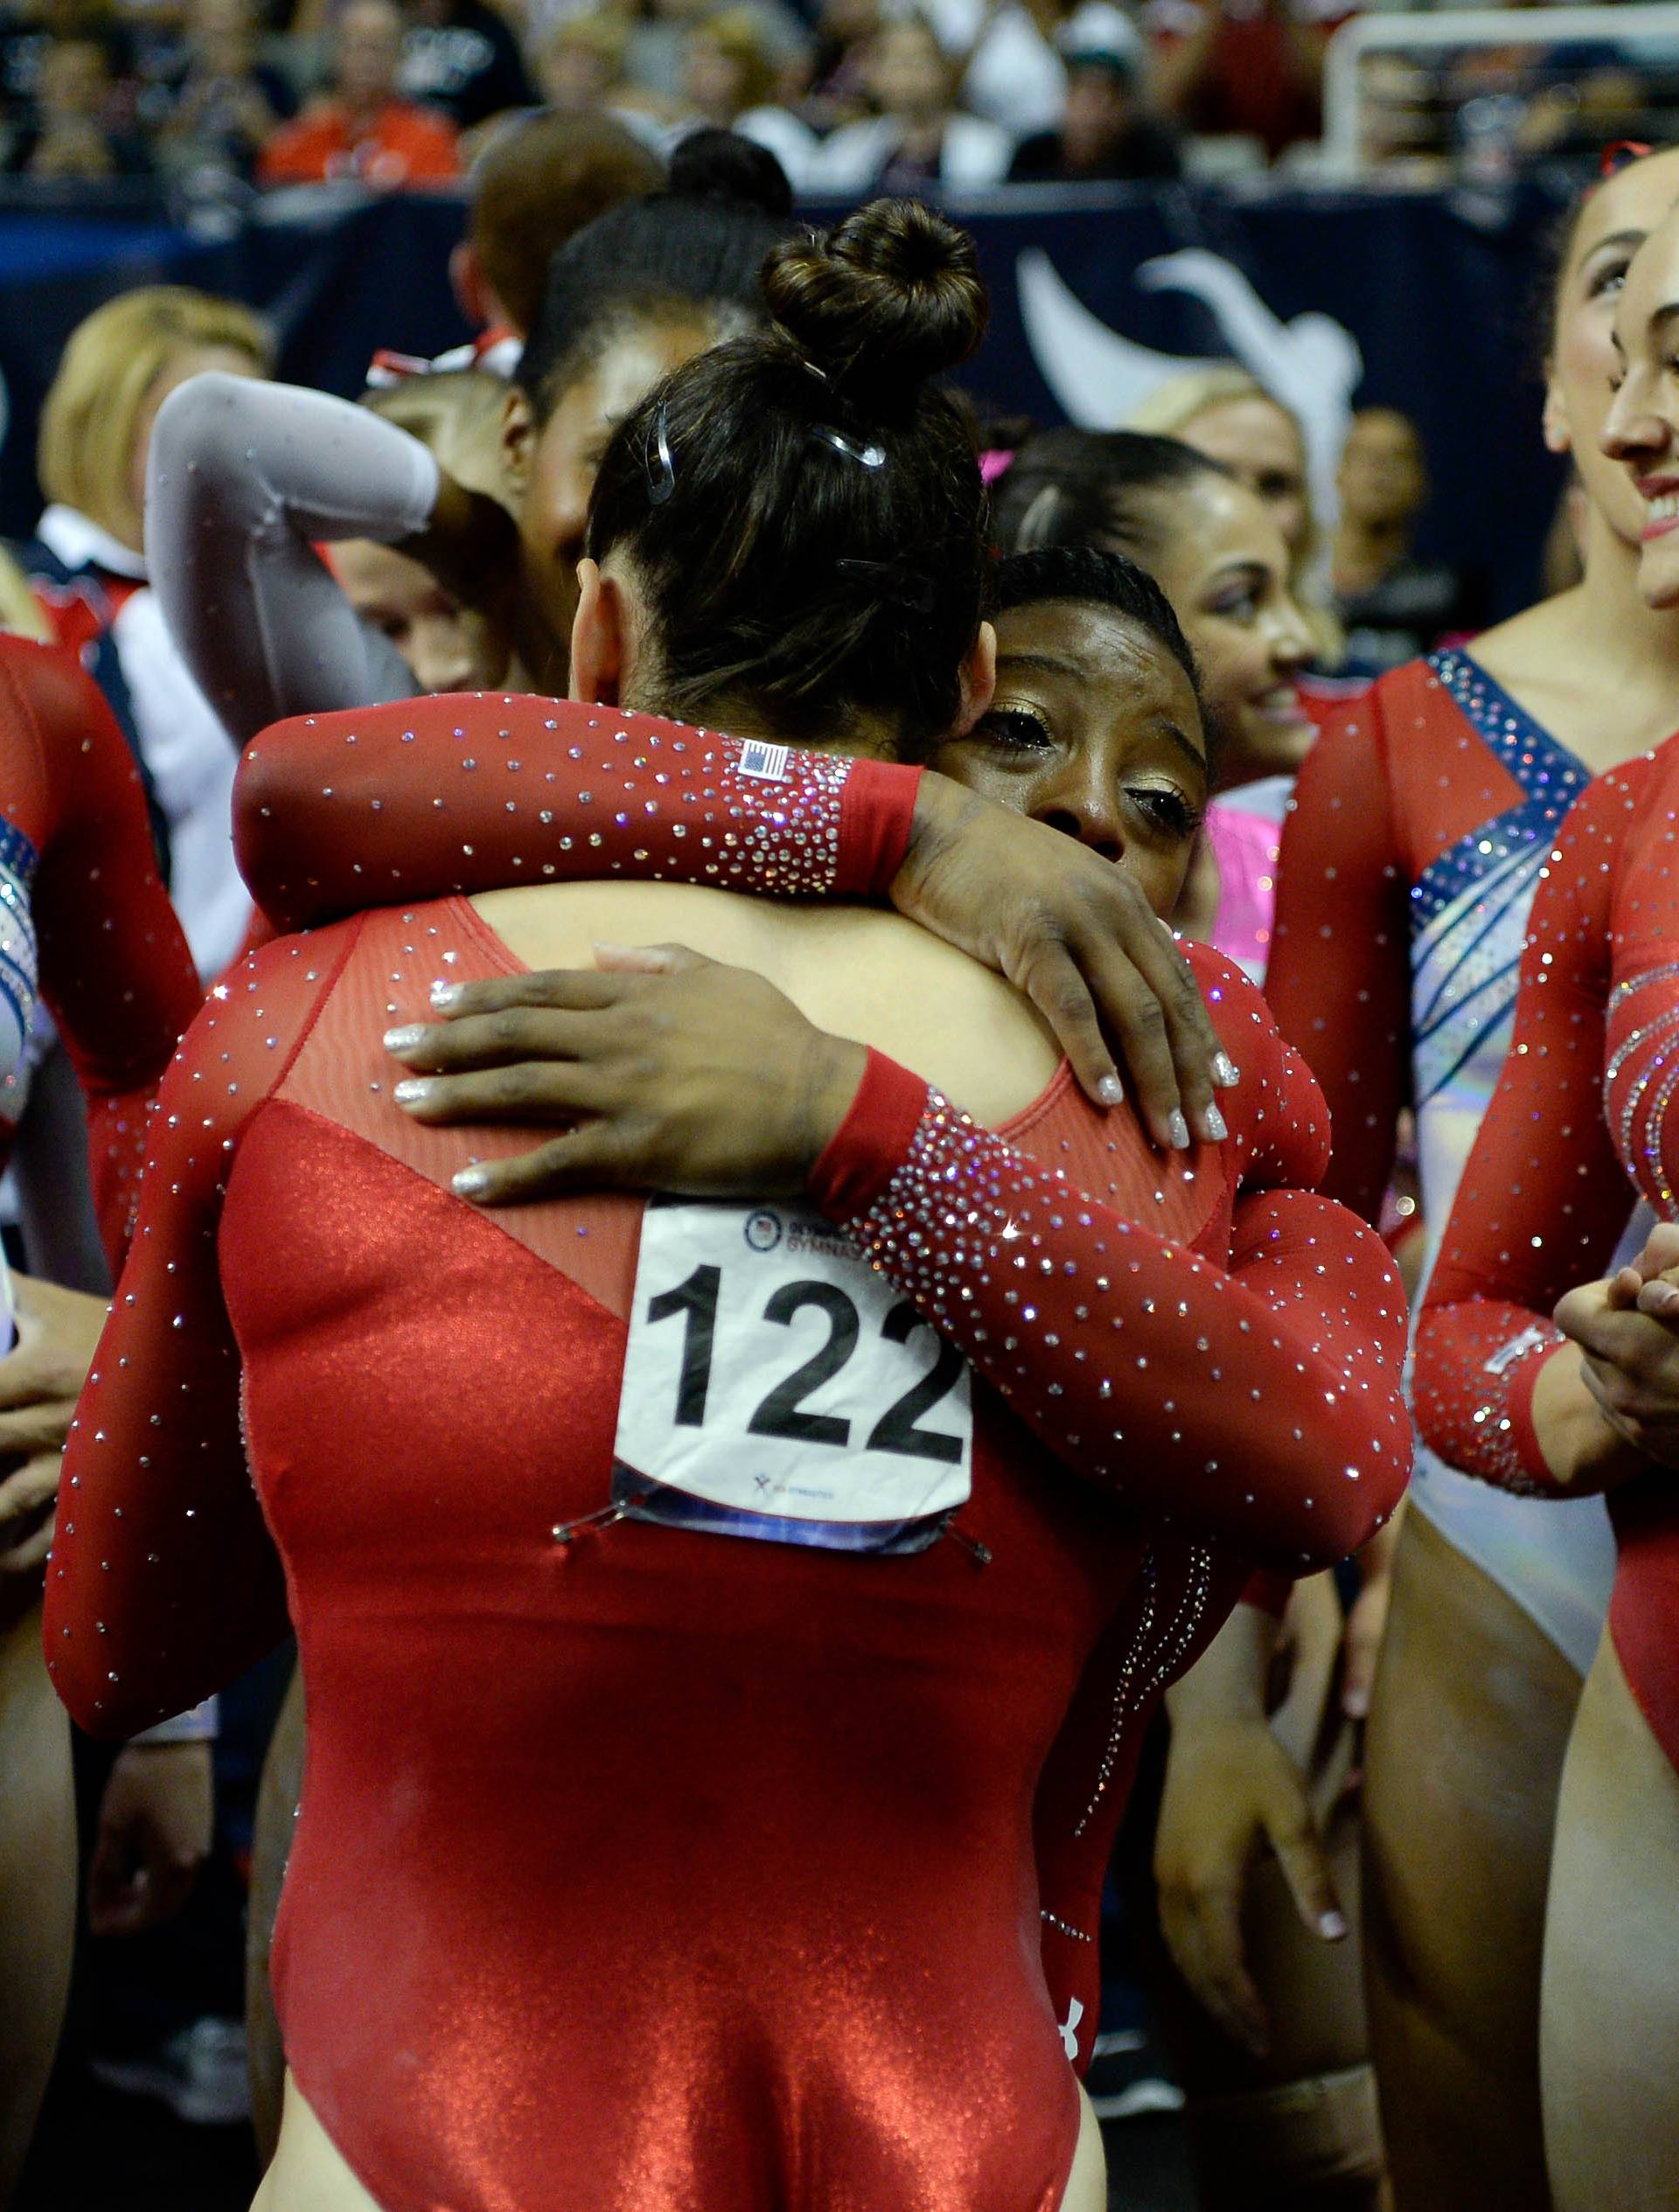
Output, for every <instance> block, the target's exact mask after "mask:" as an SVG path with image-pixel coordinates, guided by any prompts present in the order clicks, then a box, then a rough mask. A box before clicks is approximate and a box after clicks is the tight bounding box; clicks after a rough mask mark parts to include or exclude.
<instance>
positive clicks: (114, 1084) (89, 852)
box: [0, 635, 200, 1267]
mask: <svg viewBox="0 0 1679 2212" xmlns="http://www.w3.org/2000/svg"><path fill="white" fill-rule="evenodd" d="M37 982H38V985H39V991H40V995H41V998H43V1000H44V1001H45V1004H46V1005H47V1007H48V1009H49V1010H50V1012H52V1018H53V1019H54V1021H55V1022H56V1024H57V1026H58V1030H59V1036H60V1037H61V1038H62V1039H63V1040H64V1045H65V1049H66V1052H67V1053H68V1054H69V1055H70V1059H71V1062H72V1064H73V1067H74V1068H75V1070H76V1073H77V1075H78V1076H79V1077H80V1081H81V1085H82V1089H83V1090H84V1091H85V1092H86V1094H87V1108H88V1119H89V1137H90V1155H91V1167H92V1172H93V1183H94V1201H95V1206H96V1208H97V1211H98V1214H99V1221H100V1229H101V1236H102V1237H103V1240H104V1242H105V1247H106V1250H107V1252H108V1254H109V1255H110V1257H111V1260H112V1264H113V1266H114V1267H115V1265H116V1264H117V1263H119V1261H120V1258H121V1255H122V1249H123V1246H124V1243H125V1242H126V1231H127V1226H128V1219H129V1206H130V1202H131V1185H132V1182H133V1179H134V1178H135V1175H136V1171H137V1169H138V1167H139V1165H140V1161H141V1159H142V1158H143V1153H144V1147H145V1134H146V1109H147V1106H148V1104H149V1102H150V1096H151V1094H152V1092H153V1091H154V1090H155V1089H156V1088H157V1083H158V1082H159V1081H160V1080H161V1078H162V1076H163V1073H164V1068H166V1067H167V1066H168V1064H169V1061H170V1056H171V1054H172V1053H173V1051H174V1049H175V1047H176V1045H177V1044H178V1041H179V1040H180V1037H181V1033H182V1032H183V1031H184V1030H185V1027H186V1025H187V1023H188V1022H189V1021H190V1020H191V1019H192V1015H193V1013H194V1012H195V1011H196V1010H197V1007H198V1005H199V997H200V992H199V982H198V977H197V975H196V973H195V972H194V970H193V966H192V956H191V955H190V953H189V952H188V950H187V947H186V940H185V937H184V936H182V934H181V929H180V925H179V923H178V922H177V921H176V919H175V912H174V908H172V907H171V905H170V902H169V895H168V894H167V892H165V890H164V887H163V884H162V882H161V880H159V878H158V874H157V861H156V859H155V857H154V855H153V852H152V845H151V831H150V823H149V819H148V816H147V811H146V802H145V795H144V792H143V789H142V786H141V782H140V776H139V771H138V769H136V766H135V763H134V758H133V755H131V754H130V753H129V748H128V747H127V745H126V744H125V743H124V741H123V739H122V732H121V731H120V730H119V729H118V728H117V727H116V724H115V720H113V718H112V715H111V711H110V708H109V707H108V706H107V705H106V703H105V700H104V699H103V697H102V695H101V692H100V691H99V689H98V686H97V685H95V684H94V682H93V680H92V678H90V677H88V676H87V675H86V674H85V673H84V672H83V671H82V669H81V668H80V665H79V664H78V663H77V662H76V660H75V659H74V657H73V656H72V655H71V654H69V653H68V652H66V651H65V650H62V649H60V648H58V647H54V646H46V645H37V644H31V643H28V642H27V641H26V640H24V639H23V638H20V637H10V636H3V635H0V1009H3V1012H4V1015H5V1017H6V1030H7V1036H8V1040H9V1048H8V1051H7V1053H6V1054H4V1055H0V1057H4V1058H7V1059H11V1061H12V1064H11V1065H9V1066H0V1077H3V1078H5V1079H6V1081H5V1082H0V1146H3V1145H5V1144H9V1143H10V1136H11V1123H10V1119H9V1118H7V1117H6V1107H7V1103H8V1097H7V1084H9V1083H10V1079H11V1077H12V1075H13V1073H14V1069H15V1066H16V1061H15V1058H13V1057H12V1056H13V1055H14V1054H16V1053H17V1050H18V1049H19V1048H20V1047H21V1044H22V1040H23V1037H24V1034H25V1033H26V1032H27V1030H28V1027H29V1021H30V1016H31V1012H32V1008H33V1001H34V995H35V989H36V985H37ZM14 1111H15V1109H14Z"/></svg>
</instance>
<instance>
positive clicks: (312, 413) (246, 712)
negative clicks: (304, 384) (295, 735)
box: [146, 371, 438, 746]
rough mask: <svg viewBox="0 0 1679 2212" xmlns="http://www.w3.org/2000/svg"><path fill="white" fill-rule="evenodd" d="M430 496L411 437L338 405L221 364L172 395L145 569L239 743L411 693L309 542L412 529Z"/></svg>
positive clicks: (426, 467)
mask: <svg viewBox="0 0 1679 2212" xmlns="http://www.w3.org/2000/svg"><path fill="white" fill-rule="evenodd" d="M437 490H438V470H437V463H436V462H435V460H434V459H433V457H432V456H431V455H430V453H428V451H427V449H426V448H425V447H424V446H422V445H421V443H420V442H419V441H418V439H416V438H411V437H409V436H408V433H407V432H406V431H404V430H399V429H397V428H396V427H395V426H394V424H392V423H389V422H384V421H380V418H379V417H378V416H377V415H375V414H369V413H368V412H367V410H366V408H365V407H354V406H352V405H351V403H350V402H349V401H348V400H335V399H333V398H331V397H330V396H329V395H328V394H327V393H324V392H306V391H303V390H300V389H299V388H297V387H296V386H293V385H286V384H263V383H260V382H258V381H257V380H256V379H254V378H251V377H239V376H228V375H225V374H223V373H221V372H218V371H210V372H206V374H204V375H202V376H195V377H192V378H190V379H188V380H187V382H186V383H185V384H183V385H181V386H178V388H177V389H176V390H175V391H173V392H171V393H170V395H169V397H168V399H167V400H164V404H163V406H162V407H160V408H159V410H158V413H157V423H156V425H155V427H154V428H153V431H152V437H151V452H150V460H149V462H148V465H147V470H146V557H147V566H148V567H149V568H150V574H151V581H152V584H153V587H154V588H155V589H156V591H157V596H158V599H159V600H160V601H161V602H162V604H163V609H164V616H165V618H166V620H167V622H168V623H169V628H170V630H171V635H172V636H174V639H175V642H176V643H177V644H178V646H179V648H180V650H181V653H182V655H183V657H185V661H186V663H187V665H188V666H189V667H190V668H191V670H192V673H193V675H194V676H195V677H196V678H198V681H199V685H201V686H202V688H203V690H204V691H205V692H206V695H207V696H208V698H209V699H210V701H211V703H212V706H214V707H215V710H216V712H217V713H218V714H219V716H220V717H221V720H222V721H223V722H224V724H225V725H226V728H227V729H228V731H229V733H230V734H232V736H233V740H234V741H235V743H237V744H239V745H241V746H242V745H244V744H246V743H247V741H249V740H250V739H251V738H252V737H254V735H255V734H256V733H257V731H258V730H260V729H265V728H266V727H268V724H269V723H270V722H275V721H280V720H283V719H284V718H285V717H286V716H288V715H292V714H314V713H331V712H332V711H333V710H334V709H336V708H339V707H346V706H372V705H374V704H376V703H378V702H379V701H380V700H384V699H406V698H408V696H409V695H410V694H411V693H412V692H414V690H415V681H414V676H413V673H412V671H410V669H409V667H408V663H407V662H406V661H405V660H404V659H403V658H402V657H401V654H400V653H399V652H398V651H397V650H396V649H395V647H394V645H392V644H391V643H389V641H388V640H387V639H386V638H384V637H382V636H380V634H379V633H378V631H376V630H373V629H372V628H370V627H369V626H368V625H366V623H362V622H361V621H360V620H359V617H358V616H357V615H356V612H355V609H353V608H352V606H351V604H350V602H349V601H348V600H347V599H346V598H345V595H344V593H343V591H342V590H341V589H340V588H339V587H338V582H337V581H336V580H335V579H334V577H333V576H332V575H331V573H330V571H329V570H328V569H327V568H326V567H324V564H323V563H322V561H321V560H320V559H319V557H318V555H317V553H316V552H315V550H314V543H315V541H317V540H320V541H323V542H331V541H332V540H334V539H343V538H373V539H379V540H380V541H381V542H382V543H385V544H390V543H393V542H394V541H395V540H397V539H402V538H408V537H411V536H413V535H414V534H415V532H418V531H420V530H422V529H423V528H424V527H425V525H426V524H427V523H428V521H429V520H430V518H431V513H432V510H433V508H434V507H435V504H436V501H437Z"/></svg>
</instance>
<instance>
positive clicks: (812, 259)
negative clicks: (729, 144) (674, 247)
mask: <svg viewBox="0 0 1679 2212" xmlns="http://www.w3.org/2000/svg"><path fill="white" fill-rule="evenodd" d="M763 296H764V298H765V300H766V302H767V303H768V305H769V309H770V313H771V315H773V316H775V318H776V321H777V323H779V324H780V325H781V327H782V329H783V330H785V331H786V333H787V335H788V336H789V337H791V339H792V341H793V343H794V344H796V345H797V346H798V350H799V351H800V352H801V353H803V354H804V356H805V358H806V359H807V360H808V361H810V362H811V363H812V365H813V366H814V367H816V368H819V369H820V370H821V371H822V372H823V373H824V375H826V377H827V378H828V379H830V380H831V382H832V383H833V385H834V386H836V387H837V389H838V390H839V392H840V393H842V394H843V395H844V396H845V397H846V399H849V400H853V402H854V403H855V404H856V405H857V406H859V407H862V408H864V409H866V410H867V409H871V408H872V409H874V410H876V411H882V412H899V411H901V410H902V408H903V407H906V406H908V405H910V404H913V401H914V399H915V396H916V391H917V390H918V388H919V386H921V385H922V384H923V383H924V382H925V381H926V380H927V379H928V378H930V377H935V376H939V375H941V374H943V373H944V371H946V370H947V369H953V368H955V367H956V366H957V365H958V363H960V362H963V361H965V360H966V359H967V358H968V356H969V355H970V354H971V353H972V351H974V349H975V347H976V346H978V344H979V341H980V339H981V338H982V337H984V336H985V334H986V317H987V313H988V308H987V303H986V288H985V285H984V283H983V282H981V280H980V275H979V256H978V254H976V253H975V251H974V246H973V240H972V239H971V238H970V237H969V236H968V234H967V233H966V232H965V231H959V230H958V229H957V227H956V226H955V225H954V224H953V223H947V222H946V221H945V219H944V217H943V216H942V215H939V214H936V213H935V212H934V211H933V210H932V209H931V208H930V207H927V206H924V205H923V204H922V202H921V201H920V200H915V199H877V200H874V201H873V202H871V204H870V205H868V206H867V207H864V208H860V209H859V211H858V212H857V213H856V214H854V215H849V216H847V217H846V219H845V221H844V222H843V223H841V224H839V226H838V228H837V229H834V230H832V231H830V232H828V233H827V234H826V237H822V236H812V237H806V238H802V239H790V240H788V241H787V243H786V244H785V245H784V246H779V247H777V248H776V250H775V251H774V252H773V253H772V254H770V258H769V260H768V261H766V262H765V263H764V270H763Z"/></svg>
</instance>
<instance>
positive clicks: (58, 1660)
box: [46, 1610, 166, 1743]
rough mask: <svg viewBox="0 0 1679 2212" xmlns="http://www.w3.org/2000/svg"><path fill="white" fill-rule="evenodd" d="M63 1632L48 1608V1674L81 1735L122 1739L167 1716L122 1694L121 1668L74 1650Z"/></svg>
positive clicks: (110, 1740) (94, 1654) (97, 1655)
mask: <svg viewBox="0 0 1679 2212" xmlns="http://www.w3.org/2000/svg"><path fill="white" fill-rule="evenodd" d="M62 1633H63V1632H62V1631H59V1630H57V1629H55V1628H54V1626H53V1625H52V1614H51V1611H50V1610H49V1612H48V1616H47V1628H46V1672H47V1676H48V1679H49V1680H50V1681H51V1682H52V1687H53V1688H54V1689H55V1690H56V1691H57V1692H58V1694H59V1702H60V1704H62V1705H63V1707H64V1708H65V1710H66V1712H67V1713H68V1714H69V1715H70V1718H71V1719H72V1720H73V1722H75V1724H76V1726H77V1727H78V1728H79V1729H80V1730H81V1731H82V1733H83V1735H84V1736H95V1737H97V1738H98V1739H99V1740H100V1742H105V1743H123V1742H127V1741H128V1739H129V1737H130V1736H138V1735H139V1733H140V1731H141V1729H144V1728H149V1727H150V1725H151V1723H152V1722H154V1721H158V1720H162V1719H164V1718H165V1717H166V1716H165V1715H163V1714H161V1713H154V1712H150V1711H143V1710H142V1709H141V1708H140V1707H139V1705H138V1703H137V1701H135V1700H133V1699H131V1698H129V1696H127V1695H126V1694H125V1693H124V1690H123V1686H122V1681H121V1680H120V1673H121V1670H120V1669H119V1670H117V1672H116V1673H112V1671H111V1670H110V1669H109V1668H108V1667H101V1666H100V1665H99V1664H98V1660H99V1658H100V1656H101V1655H100V1654H98V1653H94V1652H86V1653H84V1652H73V1651H72V1643H73V1640H74V1639H73V1638H72V1639H71V1640H70V1641H69V1642H66V1641H64V1640H62Z"/></svg>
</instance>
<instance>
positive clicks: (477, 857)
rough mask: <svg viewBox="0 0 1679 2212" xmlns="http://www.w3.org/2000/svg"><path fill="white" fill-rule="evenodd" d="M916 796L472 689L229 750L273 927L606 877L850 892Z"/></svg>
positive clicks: (250, 858)
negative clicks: (238, 758)
mask: <svg viewBox="0 0 1679 2212" xmlns="http://www.w3.org/2000/svg"><path fill="white" fill-rule="evenodd" d="M919 783H920V771H919V769H912V768H901V767H898V766H895V765H892V764H888V763H887V762H879V761H858V760H848V759H844V758H841V757H839V756H836V755H828V754H825V753H818V752H813V751H811V750H810V749H808V748H800V747H797V746H785V745H773V744H769V743H766V742H763V741H760V740H757V739H741V738H733V737H725V736H720V735H718V734H715V733H714V732H711V731H707V730H698V729H690V728H687V727H685V726H684V725H683V724H681V723H679V722H669V721H665V720H660V719H658V717H656V716H652V715H647V714H637V713H621V712H618V711H616V710H612V709H609V708H605V707H599V706H579V705H573V704H567V703H565V702H563V701H560V700H555V699H531V698H523V697H519V696H517V695H512V694H509V695H503V694H498V693H497V694H491V693H487V692H486V693H474V694H470V695H463V696H460V697H456V698H449V697H433V698H426V699H403V700H401V701H399V702H397V703H395V704H394V705H391V706H369V707H365V708H357V709H355V710H353V711H351V712H346V713H338V714H310V715H305V716H303V717H301V718H300V719H298V720H293V721H289V722H280V723H276V724H275V727H273V728H271V729H268V730H265V731H264V732H263V733H262V734H261V737H259V738H258V739H256V740H255V741H254V742H253V743H252V745H251V746H250V747H249V748H247V752H246V755H245V758H244V762H243V763H242V765H241V767H240V776H239V783H238V786H237V788H236V790H235V793H234V836H235V843H236V846H237V850H238V853H239V861H240V868H241V869H242V871H243V873H244V875H245V880H246V881H247V883H248V884H249V886H250V887H251V891H252V893H253V895H254V897H255V899H256V901H257V902H258V904H259V905H260V906H261V908H262V909H263V911H264V912H265V913H266V915H268V919H269V921H270V922H272V923H273V924H274V926H275V928H276V929H303V928H305V927H311V926H313V925H314V924H315V923H317V922H322V921H325V920H328V919H330V918H331V916H333V915H339V914H345V913H348V912H352V911H353V910H355V909H357V908H362V907H367V906H380V905H388V904H390V903H392V902H393V901H399V900H410V899H425V898H441V897H445V896H448V895H449V894H455V893H468V894H470V893H472V892H475V891H490V890H497V889H501V888H504V887H506V886H508V885H510V884H513V885H517V884H520V883H544V882H570V881H575V880H579V879H583V878H599V877H605V876H615V875H624V876H630V877H634V878H637V879H638V880H645V881H649V882H660V881H662V882H668V883H694V884H712V885H715V886H716V887H718V888H720V889H722V890H727V891H748V892H757V893H762V894H769V895H770V896H774V897H779V898H799V897H820V896H823V895H828V894H837V895H841V896H843V895H847V894H849V895H859V894H867V893H869V892H876V891H883V890H884V889H885V888H886V887H888V885H889V883H890V882H891V880H892V878H893V876H894V875H895V873H896V872H897V869H898V866H899V864H900V863H901V861H902V859H903V855H904V852H905V849H906V847H907V845H908V843H909V825H910V819H911V817H912V815H913V813H914V810H915V803H916V790H917V788H918V786H919ZM300 856H306V867H305V866H304V865H301V864H300Z"/></svg>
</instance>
